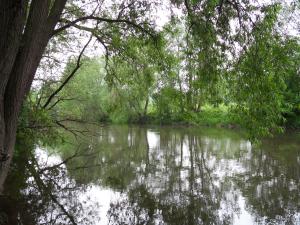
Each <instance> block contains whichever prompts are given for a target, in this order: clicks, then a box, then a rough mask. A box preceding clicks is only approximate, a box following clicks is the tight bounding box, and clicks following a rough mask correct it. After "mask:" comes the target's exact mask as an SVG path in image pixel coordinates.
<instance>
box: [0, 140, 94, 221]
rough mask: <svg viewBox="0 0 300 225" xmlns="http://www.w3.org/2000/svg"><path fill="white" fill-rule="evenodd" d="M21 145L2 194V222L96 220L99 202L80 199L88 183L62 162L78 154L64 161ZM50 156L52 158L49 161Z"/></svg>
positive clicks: (0, 202) (0, 207)
mask: <svg viewBox="0 0 300 225" xmlns="http://www.w3.org/2000/svg"><path fill="white" fill-rule="evenodd" d="M18 148H20V149H18V153H20V154H18V155H16V157H15V160H14V165H13V170H12V172H11V174H10V176H9V178H8V181H7V182H6V188H5V190H6V192H5V195H3V196H1V201H0V212H1V215H2V220H0V222H1V223H0V224H1V225H2V224H3V225H4V224H5V225H6V224H7V225H14V224H15V225H17V224H73V225H74V224H94V222H95V221H97V218H96V212H95V210H94V209H95V206H97V203H95V202H92V201H90V202H86V203H83V201H79V199H80V197H81V196H80V194H82V192H83V191H84V190H85V188H86V187H85V186H80V185H78V184H76V183H75V182H74V181H72V180H71V179H70V178H69V177H68V172H67V170H66V169H65V167H64V164H63V163H64V162H67V161H68V160H71V159H73V158H75V155H73V156H71V157H69V158H67V159H66V160H65V161H64V162H61V161H60V160H59V159H57V158H55V157H54V158H53V157H52V159H51V157H49V158H48V157H47V154H46V153H45V152H44V151H43V150H40V149H39V150H37V152H36V154H33V153H30V151H25V149H26V150H27V148H25V147H24V146H22V145H20V144H19V145H18ZM45 157H47V158H45ZM76 157H77V156H76ZM49 159H50V161H51V160H52V161H53V162H52V163H50V164H49V161H48V160H49ZM86 200H88V199H86Z"/></svg>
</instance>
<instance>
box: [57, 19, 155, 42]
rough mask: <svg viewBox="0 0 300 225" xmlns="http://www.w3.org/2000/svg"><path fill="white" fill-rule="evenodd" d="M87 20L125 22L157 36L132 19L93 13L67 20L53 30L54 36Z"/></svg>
mask: <svg viewBox="0 0 300 225" xmlns="http://www.w3.org/2000/svg"><path fill="white" fill-rule="evenodd" d="M86 20H94V21H98V22H107V23H125V24H127V25H130V26H132V27H134V28H136V29H138V30H140V31H142V32H144V33H146V34H148V35H149V36H151V37H152V38H154V37H155V36H154V34H153V33H152V32H151V31H149V30H147V29H145V28H144V27H142V26H141V25H139V24H136V23H134V22H132V21H130V20H126V19H119V18H118V19H110V18H103V17H97V16H92V15H91V16H85V17H80V18H78V19H76V20H73V21H69V20H65V22H66V23H67V24H66V25H64V26H62V27H60V28H57V29H56V30H54V31H53V32H52V36H55V35H57V34H58V33H60V32H62V31H64V30H66V29H68V28H70V27H72V26H74V25H76V24H77V23H79V22H82V21H86Z"/></svg>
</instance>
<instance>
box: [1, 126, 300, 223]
mask: <svg viewBox="0 0 300 225" xmlns="http://www.w3.org/2000/svg"><path fill="white" fill-rule="evenodd" d="M32 152H33V154H25V156H24V155H20V156H16V159H15V161H14V167H13V169H12V172H11V174H10V176H9V178H8V181H7V185H6V190H7V191H6V196H8V197H6V198H5V199H4V198H3V197H2V198H3V199H2V200H1V199H0V201H1V203H0V221H1V220H2V221H7V220H9V219H10V221H12V220H13V219H11V218H15V222H16V223H15V224H40V225H41V224H95V225H96V224H99V225H107V224H109V225H113V224H118V225H119V224H124V225H125V224H130V225H131V224H132V225H141V224H145V225H146V224H149V225H150V224H151V225H152V224H153V225H163V224H169V225H185V224H186V225H196V224H199V225H200V224H205V225H206V224H216V225H221V224H222V225H223V224H228V225H254V224H265V225H267V224H268V225H271V224H274V225H275V224H276V225H278V224H279V225H280V224H291V225H293V224H296V225H297V224H300V134H299V133H297V132H293V133H286V134H284V135H280V136H277V137H274V138H272V139H271V138H270V139H266V140H263V141H262V143H261V144H260V145H255V146H254V145H252V144H251V143H250V142H249V141H248V140H247V139H246V138H245V136H244V135H243V134H241V132H239V131H233V130H226V129H221V128H218V129H217V128H206V127H201V128H199V127H198V128H195V127H180V126H178V127H177V126H166V127H158V126H125V125H124V126H100V127H97V128H94V129H93V131H92V133H91V134H87V135H85V136H79V137H77V138H74V137H73V138H72V137H71V136H70V137H69V139H68V138H67V139H66V140H65V141H64V142H63V143H60V144H58V145H57V146H54V147H45V146H44V147H43V146H40V145H38V144H35V145H34V151H32ZM1 210H2V212H5V213H1ZM1 218H2V219H1ZM17 222H18V223H17ZM2 223H3V224H5V222H2ZM0 224H1V223H0Z"/></svg>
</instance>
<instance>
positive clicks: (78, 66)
mask: <svg viewBox="0 0 300 225" xmlns="http://www.w3.org/2000/svg"><path fill="white" fill-rule="evenodd" d="M91 40H92V36H91V37H90V39H89V40H88V42H87V43H86V44H85V46H84V47H83V49H82V50H81V52H80V54H79V56H78V58H77V63H76V67H75V68H74V69H73V70H72V72H71V73H70V74H69V76H68V77H67V79H66V80H65V81H64V82H63V83H62V84H61V85H60V86H59V87H58V88H57V89H56V90H55V91H54V92H53V93H52V94H51V95H50V97H49V98H48V100H47V101H46V103H45V104H44V105H43V107H42V108H43V109H45V108H46V107H47V106H48V105H49V104H50V102H51V100H52V99H53V98H54V97H55V96H56V95H57V94H58V93H59V92H60V91H61V90H62V89H63V87H64V86H65V85H66V84H67V83H68V82H69V81H70V80H71V78H72V77H73V76H74V75H75V74H76V72H77V70H78V69H79V68H80V66H81V64H80V60H81V57H82V55H83V53H84V51H85V49H86V48H87V46H88V45H89V43H90V42H91Z"/></svg>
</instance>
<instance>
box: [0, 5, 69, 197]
mask: <svg viewBox="0 0 300 225" xmlns="http://www.w3.org/2000/svg"><path fill="white" fill-rule="evenodd" d="M65 3H66V0H56V1H55V2H54V3H53V4H51V0H32V1H31V3H30V8H29V5H28V2H26V1H24V0H18V1H12V0H5V1H1V3H0V10H1V15H0V16H1V17H0V26H1V27H0V32H1V30H3V31H4V32H5V33H4V34H5V35H2V32H1V38H0V50H2V49H4V51H3V52H4V53H5V56H6V57H3V58H1V59H0V77H1V81H0V94H1V95H0V113H1V121H0V125H1V129H0V154H1V155H0V193H1V190H2V189H3V184H4V181H5V179H6V177H7V174H8V171H9V165H10V162H11V159H12V156H13V150H14V145H15V139H16V132H17V123H18V115H19V112H20V108H21V106H22V103H23V101H24V99H25V97H26V95H27V94H28V92H29V90H30V87H31V84H32V81H33V78H34V75H35V73H36V70H37V67H38V65H39V63H40V60H41V58H42V54H43V52H44V50H45V48H46V46H47V43H48V42H49V39H50V37H51V33H52V32H53V30H54V27H55V25H56V23H57V22H58V20H59V17H60V15H61V13H62V10H63V8H64V6H65ZM28 11H29V13H28V17H27V18H26V15H27V12H28ZM4 18H5V19H4ZM12 37H13V38H12ZM2 78H3V79H2Z"/></svg>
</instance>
